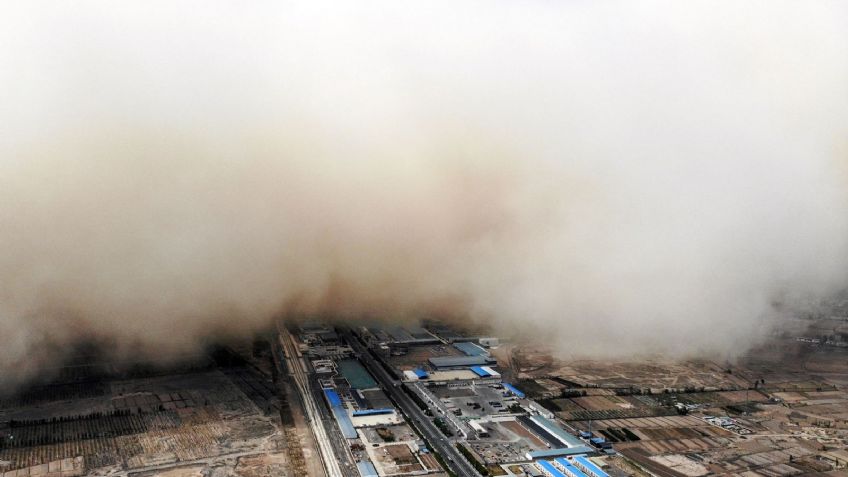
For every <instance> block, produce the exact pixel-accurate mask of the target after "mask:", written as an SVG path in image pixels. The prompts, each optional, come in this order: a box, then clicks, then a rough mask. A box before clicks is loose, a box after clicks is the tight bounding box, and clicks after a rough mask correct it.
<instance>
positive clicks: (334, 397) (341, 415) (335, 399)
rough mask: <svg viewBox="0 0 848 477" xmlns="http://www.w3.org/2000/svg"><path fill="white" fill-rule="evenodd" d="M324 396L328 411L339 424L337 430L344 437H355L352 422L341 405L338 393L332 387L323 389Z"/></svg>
mask: <svg viewBox="0 0 848 477" xmlns="http://www.w3.org/2000/svg"><path fill="white" fill-rule="evenodd" d="M324 397H326V398H327V404H328V405H329V407H330V411H331V412H332V413H333V417H335V418H336V422H337V423H338V424H339V430H341V431H342V435H343V436H344V437H345V439H356V438H357V434H356V429H354V427H353V422H351V420H350V416H348V415H347V411H346V410H345V408H344V406H343V405H342V400H341V398H340V397H339V395H338V393H337V392H335V391H333V390H332V389H324Z"/></svg>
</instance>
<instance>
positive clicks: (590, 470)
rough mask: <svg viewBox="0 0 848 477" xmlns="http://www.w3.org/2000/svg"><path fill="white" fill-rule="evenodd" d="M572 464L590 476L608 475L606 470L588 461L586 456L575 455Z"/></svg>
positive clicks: (603, 476)
mask: <svg viewBox="0 0 848 477" xmlns="http://www.w3.org/2000/svg"><path fill="white" fill-rule="evenodd" d="M572 464H573V465H574V466H575V467H579V468H580V469H581V470H582V471H583V472H585V473H587V474H588V475H589V476H591V477H609V476H608V475H607V473H606V472H604V471H603V470H601V468H600V467H598V466H597V465H595V464H594V463H592V461H590V460H589V459H588V458H587V457H586V456H582V455H578V456H575V457H574V460H573V462H572Z"/></svg>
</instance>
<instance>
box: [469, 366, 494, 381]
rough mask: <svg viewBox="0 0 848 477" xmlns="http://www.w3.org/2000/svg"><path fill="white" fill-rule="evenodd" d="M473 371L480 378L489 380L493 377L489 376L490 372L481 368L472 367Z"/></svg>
mask: <svg viewBox="0 0 848 477" xmlns="http://www.w3.org/2000/svg"><path fill="white" fill-rule="evenodd" d="M471 371H474V374H476V375H477V376H480V377H481V378H488V377H489V376H491V374H489V372H488V371H486V370H485V369H483V368H482V367H481V366H472V367H471Z"/></svg>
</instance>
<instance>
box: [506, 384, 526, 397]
mask: <svg viewBox="0 0 848 477" xmlns="http://www.w3.org/2000/svg"><path fill="white" fill-rule="evenodd" d="M503 385H504V387H505V388H506V389H507V390H508V391H509V392H511V393H512V394H515V395H516V396H518V397H519V398H521V399H524V398H525V397H526V396H525V395H524V393H523V392H521V391H519V390H518V388H516V387H515V386H513V385H512V384H509V383H503Z"/></svg>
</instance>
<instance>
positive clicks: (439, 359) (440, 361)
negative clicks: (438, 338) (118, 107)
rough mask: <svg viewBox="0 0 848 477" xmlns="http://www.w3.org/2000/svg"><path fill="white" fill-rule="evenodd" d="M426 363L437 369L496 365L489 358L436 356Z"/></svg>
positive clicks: (493, 360) (495, 362)
mask: <svg viewBox="0 0 848 477" xmlns="http://www.w3.org/2000/svg"><path fill="white" fill-rule="evenodd" d="M428 361H430V364H431V365H432V366H434V367H435V368H437V369H447V368H468V367H471V366H494V365H496V364H497V363H498V360H496V359H495V358H491V357H489V356H436V357H433V358H430V359H429V360H428Z"/></svg>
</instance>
